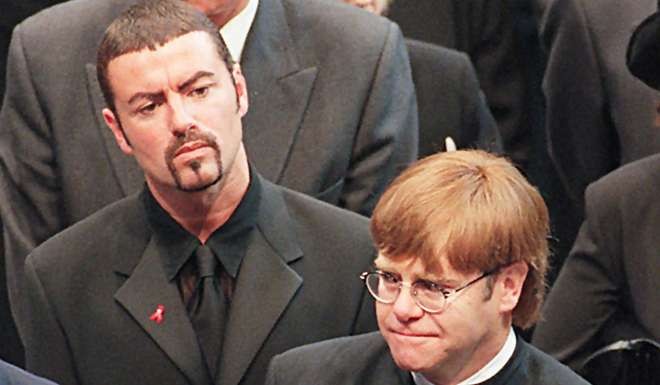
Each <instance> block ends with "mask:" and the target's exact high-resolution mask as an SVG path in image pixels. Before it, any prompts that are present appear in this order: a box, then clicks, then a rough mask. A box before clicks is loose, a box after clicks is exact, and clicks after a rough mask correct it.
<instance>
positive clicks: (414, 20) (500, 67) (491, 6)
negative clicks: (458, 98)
mask: <svg viewBox="0 0 660 385" xmlns="http://www.w3.org/2000/svg"><path fill="white" fill-rule="evenodd" d="M388 16H389V17H390V18H391V19H392V20H394V21H395V22H397V23H398V24H399V25H400V26H401V30H402V31H403V33H404V35H405V36H406V37H409V38H413V39H419V40H423V41H427V42H430V43H434V44H438V45H441V46H443V47H448V48H453V49H456V50H459V51H462V52H465V53H467V54H468V55H469V56H470V59H471V60H472V63H473V64H474V67H475V69H476V72H477V76H478V77H479V83H480V85H481V88H482V89H483V91H484V94H485V95H486V100H487V102H488V106H489V107H490V110H491V111H492V114H493V116H494V117H495V121H497V123H498V126H499V129H500V133H501V134H502V139H503V144H504V149H505V150H506V151H507V154H509V156H511V157H512V159H513V160H514V161H515V162H516V163H518V164H521V165H522V164H525V163H526V162H527V161H528V159H529V158H530V157H531V156H533V154H532V153H531V148H530V147H531V145H532V130H533V129H534V127H532V126H531V125H530V122H529V121H528V120H529V118H528V116H527V114H528V110H529V108H528V102H529V100H530V99H529V98H528V95H527V94H526V89H525V77H524V72H523V61H522V60H520V54H518V52H519V50H520V49H524V48H525V47H518V46H517V45H516V40H515V36H514V24H513V20H512V15H511V12H510V9H509V5H508V1H502V0H415V1H394V2H393V3H392V5H391V7H390V11H389V13H388Z"/></svg>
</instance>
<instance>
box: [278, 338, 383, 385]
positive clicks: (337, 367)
mask: <svg viewBox="0 0 660 385" xmlns="http://www.w3.org/2000/svg"><path fill="white" fill-rule="evenodd" d="M382 365H385V366H393V363H392V360H391V358H390V354H389V349H388V347H387V344H386V343H385V340H384V339H383V337H382V335H381V334H380V332H372V333H367V334H360V335H356V336H349V337H340V338H333V339H330V340H325V341H321V342H316V343H313V344H309V345H304V346H300V347H297V348H294V349H291V350H288V351H286V352H284V353H281V354H279V355H277V356H275V357H274V358H273V361H272V363H271V369H270V372H271V373H272V374H275V373H277V376H278V377H280V378H281V379H282V380H285V382H288V381H291V382H292V383H298V382H299V381H301V382H300V383H303V382H302V381H309V380H314V381H319V382H318V383H323V384H333V383H356V380H358V379H359V378H362V374H361V372H365V371H373V370H376V369H378V368H382V367H383V366H382ZM348 377H350V378H348ZM349 380H351V381H349ZM285 382H282V383H285Z"/></svg>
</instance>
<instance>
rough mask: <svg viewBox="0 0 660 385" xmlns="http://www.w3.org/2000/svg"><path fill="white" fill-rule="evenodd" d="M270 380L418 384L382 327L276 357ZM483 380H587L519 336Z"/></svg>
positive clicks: (534, 384)
mask: <svg viewBox="0 0 660 385" xmlns="http://www.w3.org/2000/svg"><path fill="white" fill-rule="evenodd" d="M266 385H414V381H413V379H412V375H411V374H410V372H406V371H403V370H401V369H399V368H398V367H397V366H396V364H395V363H394V360H393V359H392V355H391V354H390V350H389V348H388V346H387V343H386V342H385V340H384V339H383V336H382V335H381V334H380V332H374V333H368V334H363V335H359V336H351V337H342V338H335V339H333V340H330V341H322V342H318V343H315V344H311V345H308V346H301V347H298V348H295V349H292V350H290V351H288V352H285V353H283V354H280V355H277V356H275V357H274V358H273V361H272V362H271V364H270V366H269V368H268V374H267V375H266ZM483 385H589V384H588V383H587V382H586V381H584V380H583V379H582V378H580V377H579V376H578V375H577V374H575V373H573V372H572V371H571V370H570V369H568V368H567V367H566V366H564V365H561V364H560V363H559V362H557V361H556V360H554V359H553V358H551V357H549V356H548V355H547V354H545V353H543V352H541V351H539V350H537V349H536V348H534V347H533V346H530V345H529V344H527V343H526V342H525V341H524V340H523V339H522V338H520V337H518V339H517V342H516V349H515V351H514V353H513V356H512V357H511V358H510V359H509V361H508V362H507V364H506V365H505V366H504V368H502V369H501V370H500V371H499V372H498V373H497V374H496V375H495V376H494V377H492V378H491V379H489V380H486V381H485V382H483Z"/></svg>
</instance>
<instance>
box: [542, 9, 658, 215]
mask: <svg viewBox="0 0 660 385" xmlns="http://www.w3.org/2000/svg"><path fill="white" fill-rule="evenodd" d="M536 1H537V2H539V3H541V5H542V6H544V7H545V11H544V13H543V18H542V20H541V27H540V28H541V38H542V40H543V45H544V46H545V48H546V50H547V53H548V64H547V69H546V72H545V75H544V80H543V92H544V94H545V98H546V105H547V109H546V132H547V138H548V146H549V150H550V155H551V157H552V159H553V161H554V163H555V166H556V167H557V170H558V172H559V176H560V177H561V179H562V181H563V183H564V185H565V187H566V188H567V190H568V192H569V193H570V195H571V198H572V199H573V201H574V202H575V203H576V205H577V207H579V208H580V209H581V210H582V209H583V207H584V199H583V198H584V190H585V188H586V187H587V185H588V184H589V183H591V182H593V181H595V180H596V179H598V178H600V177H601V176H603V175H605V174H607V173H608V172H610V171H612V170H614V169H615V168H617V167H619V166H620V165H621V164H625V163H628V162H631V161H633V160H636V159H640V158H642V157H645V156H648V155H651V154H655V153H657V152H660V130H658V129H657V128H656V127H654V120H655V113H656V104H657V101H658V94H657V92H655V91H654V90H652V89H650V88H648V87H646V86H645V85H644V84H643V83H642V82H640V81H639V80H637V79H635V78H634V77H633V76H632V75H631V74H630V72H629V71H628V69H627V68H626V65H625V59H626V55H625V52H626V47H627V45H628V40H629V39H630V36H631V34H632V31H633V30H634V29H635V27H636V26H637V25H638V24H639V23H640V22H641V21H642V20H643V19H644V18H645V17H647V16H648V15H650V14H651V13H653V12H654V11H655V10H656V9H657V1H656V0H636V1H621V0H600V1H592V0H536Z"/></svg>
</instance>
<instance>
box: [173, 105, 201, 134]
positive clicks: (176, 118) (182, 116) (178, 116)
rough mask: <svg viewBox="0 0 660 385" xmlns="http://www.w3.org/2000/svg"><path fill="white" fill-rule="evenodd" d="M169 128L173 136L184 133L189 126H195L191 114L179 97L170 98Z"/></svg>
mask: <svg viewBox="0 0 660 385" xmlns="http://www.w3.org/2000/svg"><path fill="white" fill-rule="evenodd" d="M170 109H171V122H170V126H171V130H172V133H173V134H174V135H175V136H179V135H185V133H186V132H187V131H188V130H190V129H191V128H194V127H196V124H195V119H194V117H193V115H192V114H191V113H190V111H188V108H186V105H185V103H184V102H183V100H182V99H181V98H179V97H175V98H172V99H170Z"/></svg>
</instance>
